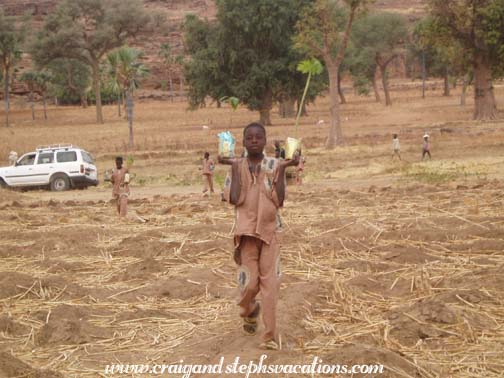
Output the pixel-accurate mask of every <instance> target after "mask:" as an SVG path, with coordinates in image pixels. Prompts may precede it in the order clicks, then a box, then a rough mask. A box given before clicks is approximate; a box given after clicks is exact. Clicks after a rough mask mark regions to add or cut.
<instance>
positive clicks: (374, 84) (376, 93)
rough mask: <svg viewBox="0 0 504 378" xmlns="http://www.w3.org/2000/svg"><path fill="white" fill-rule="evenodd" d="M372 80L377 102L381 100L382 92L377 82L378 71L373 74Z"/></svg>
mask: <svg viewBox="0 0 504 378" xmlns="http://www.w3.org/2000/svg"><path fill="white" fill-rule="evenodd" d="M372 82H373V91H374V94H375V99H376V102H381V98H380V92H378V83H377V82H376V72H375V74H374V75H373V80H372Z"/></svg>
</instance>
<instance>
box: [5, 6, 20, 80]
mask: <svg viewBox="0 0 504 378" xmlns="http://www.w3.org/2000/svg"><path fill="white" fill-rule="evenodd" d="M23 21H26V20H23ZM25 38H26V24H25V23H22V24H21V25H20V26H19V25H17V24H16V20H15V18H14V17H10V16H6V15H5V14H4V11H3V9H1V8H0V65H1V68H2V77H5V76H6V75H5V74H6V72H5V70H6V69H10V70H11V69H13V68H14V66H15V64H16V63H17V62H18V61H19V60H20V59H21V52H22V47H23V43H24V41H25Z"/></svg>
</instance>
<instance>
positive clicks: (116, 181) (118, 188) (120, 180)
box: [110, 167, 130, 217]
mask: <svg viewBox="0 0 504 378" xmlns="http://www.w3.org/2000/svg"><path fill="white" fill-rule="evenodd" d="M126 173H128V169H127V168H125V167H122V168H121V169H117V168H115V169H114V170H113V171H112V176H111V177H110V181H112V197H114V198H115V199H116V201H117V211H118V213H119V215H120V216H121V217H125V216H126V215H127V214H128V197H129V195H130V190H129V185H128V184H127V183H125V182H124V178H125V176H126Z"/></svg>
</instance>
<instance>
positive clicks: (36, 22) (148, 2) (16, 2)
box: [0, 0, 426, 94]
mask: <svg viewBox="0 0 504 378" xmlns="http://www.w3.org/2000/svg"><path fill="white" fill-rule="evenodd" d="M61 1H62V0H0V7H2V8H3V10H4V12H5V13H6V14H9V15H16V16H21V15H23V14H24V13H25V12H28V11H29V12H31V13H32V14H33V15H34V18H33V25H32V26H33V29H34V30H36V29H37V28H40V26H41V25H42V23H43V21H44V17H45V16H46V15H47V14H49V13H50V12H51V11H52V10H53V9H54V8H55V7H56V6H57V4H58V3H60V2H61ZM143 1H144V4H145V6H146V7H147V8H148V9H152V10H155V11H157V12H160V13H163V14H164V15H165V16H166V18H167V20H168V23H167V24H168V30H167V31H165V33H160V34H159V35H155V36H144V38H142V40H141V41H132V43H131V45H132V46H135V47H138V48H141V49H142V51H144V52H145V55H146V64H147V65H148V66H149V68H150V71H151V75H150V78H149V79H148V80H147V82H146V83H145V87H146V88H149V89H161V86H162V84H161V83H167V82H168V74H167V72H166V69H165V68H164V67H163V65H162V64H161V60H160V58H159V56H158V52H159V48H160V46H161V44H163V43H166V42H169V43H170V45H171V46H172V48H173V51H174V54H176V55H178V54H181V53H182V52H183V43H182V31H181V25H182V22H183V20H184V17H185V16H186V15H187V14H189V13H192V14H196V15H198V16H200V17H204V18H209V19H212V18H214V17H215V13H216V6H215V2H214V1H213V0H143ZM425 2H426V0H377V1H376V2H375V3H374V4H373V8H375V9H378V10H382V11H393V12H398V13H401V14H404V15H405V16H407V17H408V19H409V20H410V21H414V20H416V19H418V18H419V17H421V16H422V15H423V14H424V13H425V10H424V8H425ZM30 67H31V61H30V59H29V56H25V57H24V59H23V61H22V62H21V65H20V67H19V69H20V71H23V70H25V69H29V68H30ZM180 76H181V72H180V70H179V69H175V72H174V73H173V80H174V83H175V88H176V89H178V88H180V87H179V85H180ZM14 92H16V93H18V94H23V93H24V92H26V89H25V88H24V86H23V85H20V84H19V83H15V85H14Z"/></svg>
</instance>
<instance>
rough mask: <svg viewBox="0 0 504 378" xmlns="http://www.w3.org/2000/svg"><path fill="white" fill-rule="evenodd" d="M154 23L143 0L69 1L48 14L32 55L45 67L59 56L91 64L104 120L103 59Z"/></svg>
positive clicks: (98, 113) (98, 116) (99, 119)
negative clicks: (101, 80)
mask: <svg viewBox="0 0 504 378" xmlns="http://www.w3.org/2000/svg"><path fill="white" fill-rule="evenodd" d="M151 26H152V16H151V15H150V14H148V13H147V11H146V10H145V8H144V6H143V3H142V2H141V1H140V0H65V1H64V2H63V3H61V5H59V6H58V7H57V8H56V10H55V11H54V12H53V13H51V14H50V15H49V16H48V17H47V19H46V21H45V23H44V26H43V28H42V30H41V31H40V32H39V33H38V35H37V38H36V40H35V42H34V43H33V45H32V55H33V56H34V58H35V61H36V62H37V63H38V64H39V65H42V66H45V65H46V64H47V63H49V62H51V61H53V60H54V59H57V58H70V59H76V60H79V61H80V62H82V63H84V64H86V65H87V66H89V68H90V70H91V74H92V79H93V87H94V91H95V98H96V120H97V122H98V123H103V115H102V101H101V91H100V86H101V83H100V62H101V60H102V59H103V58H104V56H105V55H106V54H107V53H108V52H110V51H112V50H113V49H114V48H117V47H120V46H122V45H124V43H125V41H126V40H128V39H129V38H132V37H135V36H137V35H138V34H139V33H141V32H143V31H147V30H151Z"/></svg>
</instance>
